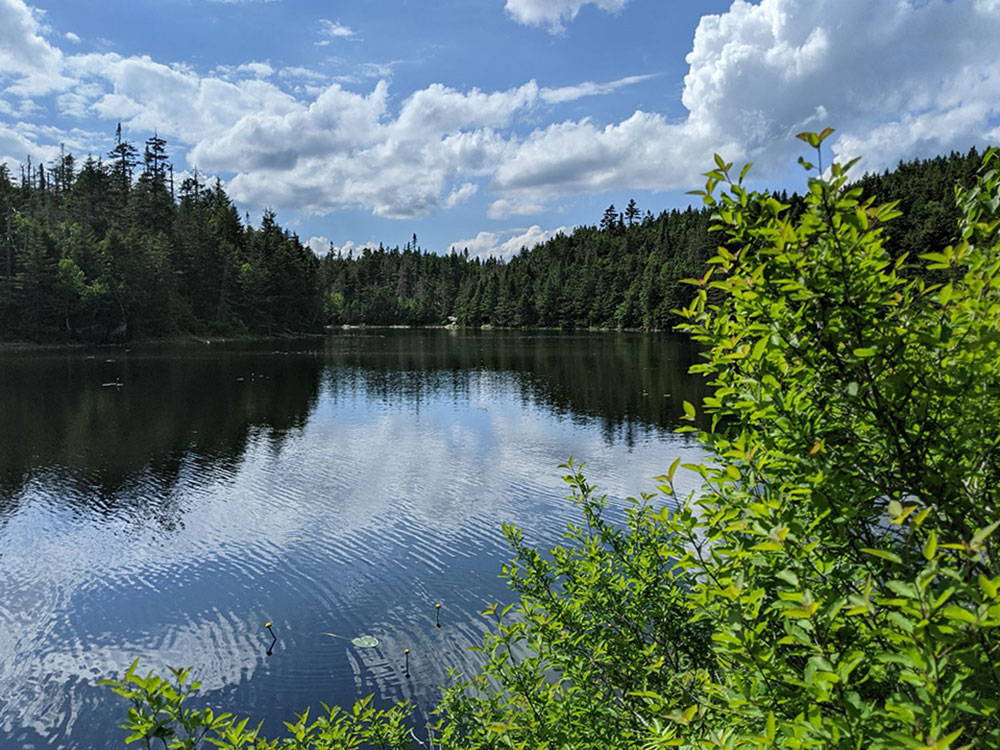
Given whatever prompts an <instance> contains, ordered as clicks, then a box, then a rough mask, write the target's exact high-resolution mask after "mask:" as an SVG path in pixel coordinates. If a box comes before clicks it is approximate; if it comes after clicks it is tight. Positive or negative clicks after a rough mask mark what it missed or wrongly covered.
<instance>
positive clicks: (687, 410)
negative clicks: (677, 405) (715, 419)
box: [681, 401, 696, 421]
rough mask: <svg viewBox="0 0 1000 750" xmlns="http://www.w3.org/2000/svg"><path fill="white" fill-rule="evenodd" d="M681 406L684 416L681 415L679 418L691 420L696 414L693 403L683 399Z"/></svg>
mask: <svg viewBox="0 0 1000 750" xmlns="http://www.w3.org/2000/svg"><path fill="white" fill-rule="evenodd" d="M683 407H684V416H683V417H681V419H686V420H688V421H693V420H694V418H695V414H696V412H695V409H694V404H692V403H691V402H690V401H685V402H684V403H683Z"/></svg>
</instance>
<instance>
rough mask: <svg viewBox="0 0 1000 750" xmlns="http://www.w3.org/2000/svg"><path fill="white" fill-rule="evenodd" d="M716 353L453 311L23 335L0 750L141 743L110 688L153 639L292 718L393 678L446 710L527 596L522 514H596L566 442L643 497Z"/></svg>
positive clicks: (4, 535) (4, 490)
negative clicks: (441, 324)
mask: <svg viewBox="0 0 1000 750" xmlns="http://www.w3.org/2000/svg"><path fill="white" fill-rule="evenodd" d="M694 357H695V353H694V349H693V347H692V346H691V345H690V344H689V343H688V342H686V341H685V340H683V339H677V338H669V337H664V336H642V335H638V334H635V335H632V334H582V333H581V334H558V333H538V334H524V333H515V332H482V333H479V332H453V331H364V332H362V331H350V332H344V333H342V334H336V335H332V336H330V337H329V338H327V339H321V340H313V341H308V342H297V343H282V344H280V345H275V344H274V343H270V344H266V345H264V344H260V345H254V346H251V345H240V346H233V345H229V346H225V347H223V346H220V345H195V346H186V347H175V346H174V347H166V346H164V347H136V348H134V349H133V350H131V351H122V350H101V351H98V352H90V353H78V352H73V353H66V352H60V353H54V354H51V353H50V354H45V353H31V354H4V355H0V747H2V748H22V747H23V748H42V747H45V748H48V747H65V748H87V749H88V750H89V749H90V748H104V747H115V746H120V745H121V739H122V738H123V737H124V733H123V732H122V730H120V729H118V724H119V723H120V721H121V719H122V718H123V716H124V714H125V706H124V705H123V704H122V703H121V702H119V699H118V698H116V697H115V696H113V695H111V694H110V692H109V691H108V690H107V689H106V688H101V687H98V686H97V684H96V683H97V681H98V680H99V679H101V678H103V677H107V676H117V675H120V674H121V672H122V671H123V670H124V669H125V668H126V667H127V666H128V664H129V663H130V662H131V661H132V660H133V659H135V658H136V657H141V658H142V664H143V666H144V668H146V669H149V668H156V669H163V668H164V667H165V666H166V665H181V666H185V665H186V666H191V667H193V668H194V674H195V677H196V678H197V679H199V680H201V681H202V683H203V690H204V694H203V695H204V702H206V703H208V704H210V705H213V706H226V707H228V708H229V709H231V710H234V711H236V712H238V713H245V714H250V715H252V716H254V717H257V718H262V719H263V720H264V725H265V731H270V732H273V733H278V732H279V731H280V730H281V722H282V721H283V720H291V719H292V717H293V715H294V713H295V712H296V711H299V710H301V709H303V708H305V707H307V706H318V705H319V703H320V701H325V702H327V703H340V704H348V705H349V704H351V703H352V702H353V701H354V700H355V699H357V698H359V697H362V696H364V695H367V694H369V693H374V694H375V696H376V700H377V701H378V702H380V703H388V702H391V701H395V700H399V699H410V700H412V701H414V702H415V703H416V705H417V706H418V711H417V715H416V721H417V722H418V723H420V722H422V721H423V718H422V717H423V716H424V714H423V712H424V711H425V710H426V709H428V708H429V707H430V706H431V705H433V703H434V701H435V699H436V697H437V695H438V694H439V686H440V685H442V684H444V683H446V682H447V679H448V678H447V675H446V670H447V668H448V667H452V666H454V667H459V668H462V669H465V670H473V669H475V666H476V664H477V657H476V655H475V654H472V653H470V652H469V651H468V647H469V646H471V645H474V644H476V643H479V642H480V641H481V638H482V634H483V633H484V632H485V630H486V629H487V628H488V627H489V622H488V620H487V618H485V617H483V616H482V615H481V614H480V611H481V610H482V609H483V608H484V607H485V606H486V605H487V604H489V603H491V602H494V601H501V602H505V601H510V600H511V599H512V597H511V595H510V593H509V592H508V591H507V590H506V588H505V586H504V583H503V581H502V580H500V579H499V578H498V572H499V570H500V566H501V564H502V563H503V562H504V561H505V560H507V559H508V550H507V548H506V545H505V542H504V540H503V538H502V536H501V534H500V525H501V523H503V522H505V521H506V522H512V523H515V524H518V525H520V526H522V527H524V528H525V529H526V532H527V533H526V536H527V538H528V539H529V540H531V541H534V542H536V543H538V544H542V545H550V544H553V543H556V542H558V541H559V539H560V537H561V535H562V532H563V529H564V527H565V524H566V523H567V522H568V521H570V520H572V519H574V511H573V508H572V505H571V504H570V503H568V502H567V501H566V500H565V496H566V494H567V490H566V487H565V485H564V484H563V483H562V481H561V479H560V475H561V472H560V471H559V469H558V468H557V467H558V465H559V464H560V463H563V462H564V461H565V459H566V458H567V457H569V456H573V457H574V458H575V459H576V460H578V461H585V462H586V463H587V464H588V470H587V474H588V477H589V478H590V480H591V481H592V482H593V483H596V484H597V485H599V486H600V487H601V489H602V490H603V491H605V492H607V493H608V494H609V495H610V496H611V497H612V498H615V500H614V504H615V506H616V507H618V508H621V507H622V503H621V502H620V501H621V499H623V498H624V497H626V496H628V495H636V494H638V493H639V492H640V491H642V490H644V489H646V490H648V489H651V487H652V484H653V482H652V481H651V477H653V476H655V475H656V474H660V473H662V472H663V471H664V470H665V469H666V468H667V467H668V466H669V464H670V462H671V461H672V460H673V459H674V458H675V457H677V456H679V455H682V456H685V457H687V458H689V459H691V460H696V459H697V458H698V457H699V455H700V452H699V450H698V448H697V447H696V446H695V445H694V444H693V443H692V442H691V441H690V440H687V439H684V438H682V437H681V436H678V435H675V434H673V433H672V430H673V429H674V428H675V427H676V422H675V419H676V417H677V416H678V415H679V414H681V413H682V410H681V406H680V404H681V401H682V400H684V399H687V400H689V401H692V402H695V401H697V400H698V398H699V397H700V395H701V394H700V393H699V384H698V383H697V382H696V381H695V380H694V379H692V378H691V377H690V376H688V375H687V374H686V371H687V367H688V366H689V365H690V364H691V362H692V361H693V360H694ZM435 602H442V603H443V608H442V610H441V625H442V627H441V628H437V627H435V608H434V603H435ZM268 620H270V621H272V622H273V623H274V626H273V627H274V631H275V632H276V634H277V636H278V639H279V640H278V643H277V645H276V646H275V647H274V653H273V655H271V656H268V655H267V653H266V652H267V648H268V646H269V645H270V642H271V638H270V636H269V635H268V633H267V631H266V630H264V627H263V626H264V623H265V622H266V621H268ZM324 632H333V633H338V634H342V635H346V636H355V635H360V634H371V635H374V636H376V637H377V638H378V639H379V641H380V645H379V647H378V648H375V649H370V650H365V649H358V648H356V647H354V646H353V645H351V644H350V643H349V642H347V641H346V640H340V639H335V638H330V637H329V636H327V635H324V634H323V633H324ZM404 648H410V649H411V651H412V653H411V655H410V676H409V677H407V676H406V675H405V673H404V670H403V658H402V650H403V649H404Z"/></svg>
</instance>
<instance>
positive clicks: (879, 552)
mask: <svg viewBox="0 0 1000 750" xmlns="http://www.w3.org/2000/svg"><path fill="white" fill-rule="evenodd" d="M861 551H862V552H864V553H866V554H869V555H871V556H872V557H880V558H882V559H883V560H888V561H889V562H894V563H902V562H903V560H902V559H901V558H900V557H899V555H897V554H896V553H895V552H889V551H888V550H884V549H872V548H871V547H862V548H861Z"/></svg>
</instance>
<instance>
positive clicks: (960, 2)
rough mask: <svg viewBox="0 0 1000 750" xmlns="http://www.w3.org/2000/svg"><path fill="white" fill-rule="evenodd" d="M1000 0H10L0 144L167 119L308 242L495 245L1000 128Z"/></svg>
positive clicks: (1, 65) (183, 150) (40, 146)
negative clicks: (740, 166) (816, 162)
mask: <svg viewBox="0 0 1000 750" xmlns="http://www.w3.org/2000/svg"><path fill="white" fill-rule="evenodd" d="M997 39H1000V0H914V1H913V2H911V1H909V0H878V1H877V2H872V0H760V2H756V3H750V2H743V1H742V0H736V2H715V1H714V0H705V1H703V2H681V1H680V0H354V1H353V2H341V1H335V0H327V1H325V2H318V1H316V0H271V1H270V2H264V1H261V0H256V1H255V0H230V1H228V2H220V1H214V2H213V1H211V0H128V1H127V2H126V1H124V0H110V1H108V0H101V1H98V0H73V1H72V2H69V1H62V2H57V1H56V0H39V4H38V5H33V4H31V3H26V2H25V0H0V160H5V161H8V162H11V163H16V162H19V161H22V160H23V159H24V158H25V157H26V156H27V155H28V154H30V155H31V156H32V158H33V159H34V160H39V159H41V160H48V159H52V158H53V157H54V156H55V155H56V154H57V153H58V149H59V144H60V143H65V144H66V146H67V148H69V149H70V150H72V151H73V152H74V153H77V154H86V153H88V152H89V153H94V154H100V153H104V152H106V151H107V150H108V149H109V147H110V145H111V139H112V136H113V132H114V128H115V124H116V123H117V122H119V121H121V122H122V123H123V126H124V129H125V132H126V134H127V136H128V137H130V138H131V139H133V140H135V141H141V140H143V139H145V138H146V137H148V135H149V134H150V133H151V132H152V130H153V129H154V128H155V129H157V130H158V131H159V133H160V134H161V135H163V136H164V137H166V138H167V140H168V144H169V150H170V152H171V156H172V158H173V161H174V163H175V167H176V169H177V170H178V171H181V172H183V171H184V170H189V169H192V168H194V167H197V168H198V169H199V170H201V171H202V172H204V173H206V174H210V175H214V176H218V177H220V178H221V179H222V180H224V182H225V183H226V186H227V189H228V190H229V192H230V194H231V195H232V196H233V198H234V199H235V200H236V201H237V202H238V203H239V205H240V206H241V208H243V209H244V210H247V211H249V212H250V213H251V215H253V216H258V215H259V213H260V211H261V209H262V208H263V207H265V206H270V207H273V208H274V209H276V210H277V211H278V214H279V220H280V221H281V222H282V223H283V224H284V225H285V226H288V227H289V228H291V229H293V230H294V231H296V232H297V233H298V234H299V236H300V237H301V238H302V239H303V241H309V242H310V245H311V246H312V247H314V249H316V250H317V251H318V252H323V251H325V250H326V248H327V247H328V246H329V245H330V244H333V245H334V246H335V247H338V248H349V247H356V246H359V245H363V244H365V243H371V242H374V243H378V242H380V241H382V242H385V243H386V244H390V245H391V244H397V243H398V244H402V243H403V242H405V241H406V240H407V239H408V238H409V237H410V235H411V234H413V233H416V234H417V235H418V237H419V239H420V244H421V245H422V246H424V247H426V248H429V249H432V250H435V251H444V250H447V249H448V248H449V247H450V246H452V245H457V246H459V247H462V246H468V247H469V248H470V251H471V252H473V253H476V254H482V255H486V254H490V253H494V254H509V253H511V252H516V250H517V249H518V248H519V247H520V246H521V245H523V244H528V245H530V244H532V243H534V242H537V241H541V240H544V239H546V238H547V237H549V236H551V235H552V234H553V233H555V232H557V231H560V230H566V229H568V228H571V227H573V226H575V225H579V224H588V223H589V224H592V223H596V222H597V221H598V219H599V218H600V215H601V213H602V211H603V209H604V208H605V207H606V206H607V205H608V204H609V203H615V204H616V205H619V206H621V205H623V204H624V203H625V202H626V201H627V200H628V199H629V198H630V197H635V198H636V200H637V201H638V203H639V205H640V208H643V209H646V208H649V209H651V210H653V211H654V212H655V211H659V210H661V209H663V208H670V207H675V206H683V205H686V204H687V203H688V202H689V198H688V196H687V195H686V194H685V191H686V190H689V189H691V188H693V187H698V186H699V184H698V183H699V177H698V176H699V174H700V173H701V172H702V171H704V170H705V169H707V168H709V166H710V164H711V155H712V153H714V152H721V153H722V154H723V155H724V156H725V157H726V158H728V159H733V160H736V161H743V160H751V161H754V162H755V165H756V166H755V170H754V174H755V175H756V177H757V180H758V181H759V182H760V184H765V185H768V186H776V187H790V188H795V187H797V186H798V185H799V184H801V178H800V177H799V176H798V168H797V167H792V166H791V165H793V163H794V159H795V157H796V156H797V155H798V154H799V153H800V152H801V149H800V144H799V143H798V142H797V141H795V139H794V134H795V133H796V132H798V131H800V130H804V129H813V130H819V129H821V128H822V127H824V126H827V125H830V126H832V127H834V128H836V129H837V135H836V136H835V138H834V139H833V140H832V150H833V151H834V153H835V154H837V155H838V156H840V157H849V156H855V155H862V156H863V157H864V162H863V163H864V165H865V166H866V167H867V168H869V169H879V168H882V167H885V166H891V165H892V164H894V163H895V162H897V161H898V160H899V159H903V158H910V157H914V156H930V155H935V154H937V153H941V152H943V151H948V150H950V149H953V148H958V149H965V148H968V147H969V146H972V145H980V146H982V145H986V144H990V143H997V142H1000V55H998V54H997V44H998V43H997Z"/></svg>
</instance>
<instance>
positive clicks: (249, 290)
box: [0, 127, 322, 341]
mask: <svg viewBox="0 0 1000 750" xmlns="http://www.w3.org/2000/svg"><path fill="white" fill-rule="evenodd" d="M0 233H2V234H0V248H2V251H0V253H2V254H0V339H2V338H6V339H29V340H36V341H41V340H44V341H51V340H87V341H114V340H126V339H134V338H161V337H168V336H173V335H177V334H180V333H213V334H219V333H230V334H231V333H244V332H245V333H261V334H278V333H284V332H302V331H308V330H315V329H318V328H319V327H320V326H321V324H322V319H321V313H322V308H321V304H320V291H319V286H318V276H317V270H318V265H319V263H318V260H317V258H316V257H315V256H314V255H313V253H311V252H310V251H309V250H307V249H306V248H305V247H303V245H302V244H301V243H300V242H299V240H298V238H297V237H296V236H295V235H293V234H290V233H289V232H287V231H285V230H283V229H282V228H281V227H280V226H279V225H278V224H277V222H276V221H275V216H274V214H273V213H272V212H269V211H268V212H265V214H264V217H263V220H262V222H261V225H260V227H258V228H255V227H253V226H250V224H249V222H244V221H242V220H241V218H240V215H239V212H238V211H237V209H236V207H235V206H234V205H233V203H232V201H231V200H230V199H229V197H228V196H227V195H226V193H225V191H224V190H223V189H222V186H221V184H220V183H219V182H218V181H215V182H214V184H205V183H204V182H202V181H201V180H200V179H199V177H198V175H197V173H195V175H194V176H191V177H187V178H185V179H183V180H181V181H180V184H178V185H175V181H174V174H173V168H172V166H171V165H170V162H169V159H168V154H167V151H166V142H165V141H164V140H163V139H162V138H159V137H157V136H156V135H154V136H153V137H152V138H150V139H149V140H147V141H146V142H145V144H144V148H143V152H142V154H141V156H140V154H139V151H138V149H137V148H136V147H135V146H134V145H133V144H131V143H129V142H128V141H127V140H124V139H123V138H122V135H121V128H120V127H119V129H118V132H117V137H116V144H115V147H114V149H112V151H111V152H110V153H109V154H108V155H107V160H105V159H103V158H96V159H95V158H93V157H87V158H86V159H85V160H84V161H83V163H82V164H79V163H78V162H77V160H76V159H75V158H74V157H73V156H72V155H71V154H66V153H63V154H62V155H61V157H60V158H59V159H58V160H56V161H55V162H54V163H52V164H49V165H44V164H36V165H32V164H31V162H30V161H29V162H28V163H27V164H25V165H23V166H22V167H21V174H20V179H19V180H15V178H14V177H13V176H12V175H11V173H10V170H9V169H8V167H7V166H6V165H2V164H0Z"/></svg>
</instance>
